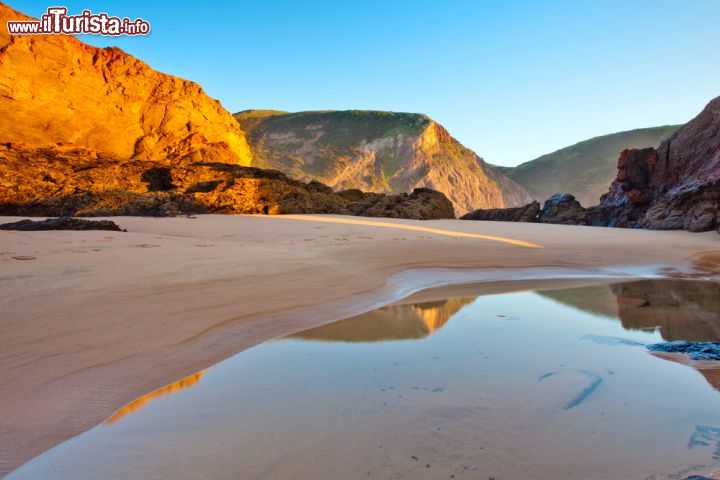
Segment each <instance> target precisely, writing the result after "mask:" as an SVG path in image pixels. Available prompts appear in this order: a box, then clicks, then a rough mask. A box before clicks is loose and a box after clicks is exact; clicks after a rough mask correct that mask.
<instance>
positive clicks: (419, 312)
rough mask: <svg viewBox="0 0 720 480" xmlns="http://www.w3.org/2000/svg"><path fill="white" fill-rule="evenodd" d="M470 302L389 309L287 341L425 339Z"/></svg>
mask: <svg viewBox="0 0 720 480" xmlns="http://www.w3.org/2000/svg"><path fill="white" fill-rule="evenodd" d="M473 300H475V297H465V298H451V299H449V300H440V301H437V302H425V303H416V304H412V305H392V306H389V307H383V308H379V309H377V310H374V311H372V312H368V313H365V314H363V315H358V316H356V317H353V318H348V319H346V320H340V321H339V322H335V323H331V324H328V325H322V326H320V327H316V328H313V329H310V330H305V331H304V332H300V333H296V334H294V335H290V336H288V337H286V338H298V339H305V340H315V341H327V342H381V341H388V340H409V339H419V338H425V337H427V336H428V335H430V334H431V333H433V332H435V331H436V330H438V329H440V328H442V327H443V326H445V324H446V323H447V322H448V320H450V317H452V316H453V315H454V314H455V313H456V312H457V311H458V310H460V309H461V308H462V307H463V306H464V305H467V304H468V303H471V302H472V301H473Z"/></svg>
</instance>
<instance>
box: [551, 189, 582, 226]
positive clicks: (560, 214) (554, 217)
mask: <svg viewBox="0 0 720 480" xmlns="http://www.w3.org/2000/svg"><path fill="white" fill-rule="evenodd" d="M539 220H540V223H556V224H560V225H586V224H587V212H586V211H585V209H584V208H583V207H582V205H580V202H578V201H577V200H575V197H574V196H572V195H570V194H569V193H558V194H556V195H553V196H552V197H550V198H548V199H547V200H546V201H545V205H543V209H542V212H541V213H540V219H539Z"/></svg>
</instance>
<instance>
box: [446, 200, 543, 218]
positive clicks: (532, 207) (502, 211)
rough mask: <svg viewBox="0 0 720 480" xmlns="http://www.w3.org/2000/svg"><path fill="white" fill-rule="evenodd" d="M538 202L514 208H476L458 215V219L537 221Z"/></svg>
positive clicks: (538, 214) (538, 212)
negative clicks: (460, 215)
mask: <svg viewBox="0 0 720 480" xmlns="http://www.w3.org/2000/svg"><path fill="white" fill-rule="evenodd" d="M539 217H540V204H539V203H538V202H532V203H529V204H527V205H525V206H522V207H515V208H489V209H486V210H483V209H478V210H475V211H473V212H470V213H467V214H465V215H463V216H462V217H460V220H484V221H489V222H537V221H538V218H539Z"/></svg>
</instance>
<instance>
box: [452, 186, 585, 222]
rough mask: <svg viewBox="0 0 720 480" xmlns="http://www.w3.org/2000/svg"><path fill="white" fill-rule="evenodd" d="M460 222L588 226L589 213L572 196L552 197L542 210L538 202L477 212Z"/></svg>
mask: <svg viewBox="0 0 720 480" xmlns="http://www.w3.org/2000/svg"><path fill="white" fill-rule="evenodd" d="M460 220H485V221H493V222H540V223H557V224H562V225H586V224H587V211H586V210H585V209H584V208H583V207H582V205H580V203H579V202H578V201H577V200H575V197H574V196H572V195H570V194H567V193H565V194H561V193H559V194H557V195H553V196H552V197H550V198H549V199H548V200H547V201H546V202H545V205H543V208H542V210H541V209H540V204H539V203H538V202H532V203H529V204H527V205H525V206H523V207H517V208H496V209H488V210H482V209H480V210H475V211H474V212H471V213H468V214H467V215H463V216H462V217H460Z"/></svg>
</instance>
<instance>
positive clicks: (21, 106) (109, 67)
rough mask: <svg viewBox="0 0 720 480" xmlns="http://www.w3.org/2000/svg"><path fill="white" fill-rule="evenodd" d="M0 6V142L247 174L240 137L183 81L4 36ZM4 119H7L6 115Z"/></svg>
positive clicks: (81, 47) (6, 10)
mask: <svg viewBox="0 0 720 480" xmlns="http://www.w3.org/2000/svg"><path fill="white" fill-rule="evenodd" d="M23 18H28V17H26V16H25V15H22V14H20V13H18V12H16V11H14V10H13V9H11V8H10V7H8V6H6V5H3V4H1V3H0V24H2V28H0V31H1V32H2V33H1V34H0V112H6V113H5V114H3V115H0V142H2V141H4V142H8V141H12V142H23V143H25V144H27V145H29V146H32V147H47V146H49V145H53V144H56V143H58V142H64V143H73V144H76V145H79V146H83V147H87V148H91V149H94V150H98V151H100V152H104V153H107V154H110V155H115V156H117V157H120V158H138V159H148V160H167V161H169V162H182V161H188V160H190V161H199V160H201V159H202V160H204V161H225V162H230V163H237V164H241V165H249V164H250V162H251V158H252V155H251V153H250V149H249V147H248V144H247V141H246V139H245V134H244V132H243V131H242V130H241V129H240V128H239V126H238V124H237V122H236V121H235V120H234V119H233V118H232V116H231V115H230V113H229V112H227V111H226V110H225V109H224V108H223V107H222V105H220V102H218V101H217V100H213V99H211V98H210V97H208V96H207V95H206V94H205V93H204V92H203V90H202V88H201V87H200V86H199V85H197V84H195V83H193V82H190V81H187V80H182V79H180V78H176V77H173V76H170V75H165V74H163V73H160V72H157V71H155V70H153V69H151V68H150V67H149V66H148V65H146V64H145V63H143V62H141V61H140V60H138V59H136V58H134V57H132V56H130V55H128V54H126V53H124V52H123V51H122V50H120V49H117V48H105V49H100V48H95V47H92V46H89V45H86V44H84V43H82V42H80V41H79V40H77V39H75V38H73V37H69V36H61V35H58V36H55V35H52V36H50V35H37V36H32V35H24V36H12V37H11V36H10V35H8V34H7V31H6V27H5V24H6V22H7V21H8V20H18V19H23ZM10 112H11V113H10Z"/></svg>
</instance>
